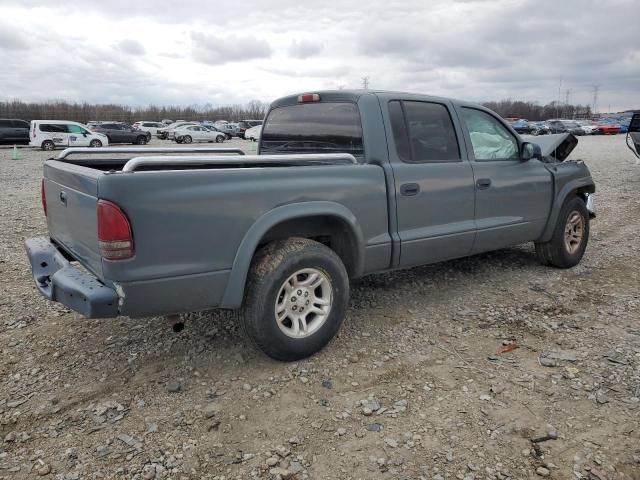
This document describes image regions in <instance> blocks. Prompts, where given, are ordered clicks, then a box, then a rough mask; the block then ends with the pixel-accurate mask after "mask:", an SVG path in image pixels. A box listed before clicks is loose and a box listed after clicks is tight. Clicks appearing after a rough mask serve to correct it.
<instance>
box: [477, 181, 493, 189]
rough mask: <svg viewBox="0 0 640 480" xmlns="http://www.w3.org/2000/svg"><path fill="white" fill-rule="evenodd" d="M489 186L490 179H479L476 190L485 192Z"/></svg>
mask: <svg viewBox="0 0 640 480" xmlns="http://www.w3.org/2000/svg"><path fill="white" fill-rule="evenodd" d="M490 186H491V179H490V178H480V179H478V181H477V182H476V187H478V190H486V189H487V188H489V187H490Z"/></svg>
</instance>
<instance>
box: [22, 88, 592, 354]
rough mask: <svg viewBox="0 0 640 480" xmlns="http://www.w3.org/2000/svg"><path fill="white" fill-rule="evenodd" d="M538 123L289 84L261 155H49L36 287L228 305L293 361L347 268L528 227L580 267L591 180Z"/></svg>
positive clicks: (151, 304)
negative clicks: (523, 124)
mask: <svg viewBox="0 0 640 480" xmlns="http://www.w3.org/2000/svg"><path fill="white" fill-rule="evenodd" d="M535 138H536V140H535V141H536V142H537V143H536V144H534V143H530V142H528V141H526V140H525V139H523V138H522V137H520V136H519V135H518V134H517V133H516V132H515V131H514V130H513V129H511V127H510V126H509V125H508V124H507V123H506V122H505V121H503V120H502V119H501V118H500V117H498V116H497V115H496V114H495V113H493V112H491V111H490V110H487V109H486V108H483V107H481V106H478V105H475V104H471V103H466V102H462V101H457V100H450V99H445V98H436V97H430V96H424V95H415V94H406V93H393V92H375V91H344V90H342V91H327V92H319V93H312V94H303V95H293V96H288V97H285V98H281V99H279V100H277V101H275V102H274V103H273V104H272V105H271V107H270V109H269V112H268V114H267V116H266V119H265V123H264V128H263V130H262V136H261V139H260V144H259V154H258V155H243V154H242V152H241V151H236V150H234V149H202V148H200V149H197V148H191V149H177V150H176V149H174V150H173V152H174V153H175V154H173V155H168V154H167V150H168V149H153V148H129V149H127V148H105V149H68V150H65V151H64V152H62V153H61V154H60V156H59V157H58V158H57V159H50V160H47V161H46V162H45V165H44V179H43V181H42V202H43V206H44V209H45V213H46V215H47V224H48V228H49V235H48V236H47V237H42V238H32V239H29V240H27V241H26V248H27V252H28V256H29V259H30V262H31V267H32V270H33V276H34V279H35V283H36V286H37V288H38V289H39V290H40V292H41V293H42V294H43V295H45V296H46V297H47V298H49V299H51V300H54V301H58V302H61V303H63V304H64V305H66V306H67V307H69V308H71V309H73V310H75V311H77V312H79V313H81V314H82V315H84V316H86V317H91V318H97V317H115V316H117V315H125V316H129V317H140V316H150V315H159V314H176V313H181V312H188V311H197V310H204V309H211V308H224V309H234V310H239V311H240V313H241V314H240V316H239V317H240V319H241V322H242V323H243V325H244V328H245V330H246V332H247V334H248V335H249V337H250V338H251V339H252V341H253V342H254V343H255V345H256V346H257V347H258V348H259V349H261V350H262V351H264V352H265V353H266V354H267V355H269V356H271V357H273V358H276V359H280V360H294V359H300V358H304V357H306V356H309V355H311V354H313V353H314V352H317V351H318V350H320V349H321V348H322V347H323V346H324V345H326V344H327V342H329V341H330V340H331V338H332V337H333V336H334V335H335V333H336V332H337V331H338V329H339V327H340V325H341V323H342V320H343V318H344V316H345V313H346V309H347V306H348V303H349V302H348V300H349V279H350V278H356V277H361V276H363V275H367V274H371V273H376V272H384V271H389V270H393V269H399V268H408V267H413V266H415V265H424V264H429V263H434V262H439V261H443V260H448V259H453V258H459V257H464V256H468V255H474V254H477V253H481V252H486V251H489V250H495V249H500V248H505V247H509V246H512V245H518V244H522V243H525V242H535V247H536V254H537V257H538V258H539V259H540V261H541V262H542V263H544V264H546V265H551V266H554V267H559V268H569V267H572V266H574V265H576V264H577V263H578V262H579V261H580V259H581V258H582V256H583V254H584V251H585V248H586V245H587V240H588V235H589V221H590V217H592V216H593V214H594V213H593V193H594V191H595V186H594V182H593V180H592V178H591V175H590V173H589V170H588V169H587V167H586V166H585V165H584V164H583V163H582V162H580V161H564V160H565V158H566V157H567V156H568V155H569V153H570V152H571V150H572V149H573V147H574V146H575V145H576V143H577V140H576V139H575V137H573V136H572V135H570V134H563V135H550V136H546V137H544V138H540V139H539V138H538V137H535ZM105 152H107V156H106V158H105ZM143 152H144V153H145V154H146V155H147V156H144V155H143V154H142V153H143ZM176 152H180V155H178V154H177V153H176Z"/></svg>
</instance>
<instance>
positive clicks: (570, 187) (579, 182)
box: [537, 177, 596, 242]
mask: <svg viewBox="0 0 640 480" xmlns="http://www.w3.org/2000/svg"><path fill="white" fill-rule="evenodd" d="M583 187H588V188H587V189H586V190H587V191H588V192H589V193H593V192H595V189H596V188H595V184H594V183H593V179H592V178H591V177H587V178H578V179H575V180H571V181H570V182H567V183H566V184H565V185H564V186H563V187H562V189H561V190H560V192H559V193H558V195H556V199H555V201H554V202H553V205H552V207H551V212H550V213H549V220H547V226H546V227H545V228H544V232H543V233H542V236H541V237H540V238H539V239H538V240H537V241H538V242H548V241H549V240H551V237H552V236H553V231H554V230H555V228H556V223H557V221H558V216H559V215H560V209H562V205H564V202H565V200H566V199H567V197H568V196H569V195H571V193H572V192H575V191H576V190H578V189H579V188H583Z"/></svg>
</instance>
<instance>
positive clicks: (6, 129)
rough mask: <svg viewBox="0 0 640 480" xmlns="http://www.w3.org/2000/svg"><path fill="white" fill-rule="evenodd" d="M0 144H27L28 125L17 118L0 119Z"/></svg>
mask: <svg viewBox="0 0 640 480" xmlns="http://www.w3.org/2000/svg"><path fill="white" fill-rule="evenodd" d="M0 142H12V143H29V123H28V122H26V121H24V120H19V119H17V118H4V119H0Z"/></svg>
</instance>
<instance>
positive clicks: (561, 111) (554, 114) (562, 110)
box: [483, 100, 592, 120]
mask: <svg viewBox="0 0 640 480" xmlns="http://www.w3.org/2000/svg"><path fill="white" fill-rule="evenodd" d="M483 105H484V106H485V107H487V108H489V109H491V110H493V111H494V112H496V113H497V114H499V115H501V116H502V117H504V118H507V117H517V118H526V119H527V120H549V119H550V118H591V116H592V112H591V105H570V104H566V103H560V102H550V103H547V104H546V105H540V104H539V103H536V102H523V101H520V100H500V101H498V102H484V103H483Z"/></svg>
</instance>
